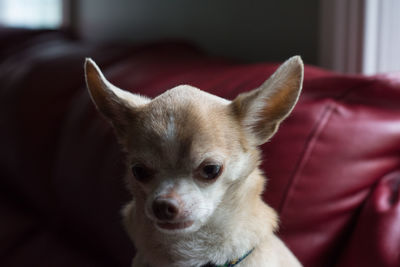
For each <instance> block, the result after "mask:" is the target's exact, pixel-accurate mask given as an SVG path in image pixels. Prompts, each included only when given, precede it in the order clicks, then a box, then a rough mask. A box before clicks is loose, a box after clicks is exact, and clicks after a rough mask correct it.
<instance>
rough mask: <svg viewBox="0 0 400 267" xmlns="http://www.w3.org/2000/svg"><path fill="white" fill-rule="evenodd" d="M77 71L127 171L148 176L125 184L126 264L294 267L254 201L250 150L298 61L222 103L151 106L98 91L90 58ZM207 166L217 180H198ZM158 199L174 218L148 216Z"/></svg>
mask: <svg viewBox="0 0 400 267" xmlns="http://www.w3.org/2000/svg"><path fill="white" fill-rule="evenodd" d="M85 70H86V79H87V84H88V88H89V91H90V94H91V96H92V99H93V101H94V103H95V104H96V106H97V107H98V109H99V110H100V111H101V112H102V113H103V115H104V116H105V117H106V118H107V119H108V120H109V121H110V122H111V124H112V125H113V126H114V128H115V130H116V134H117V137H118V139H119V141H120V143H121V144H122V146H123V149H124V150H125V152H126V153H127V161H128V164H127V165H128V166H135V164H138V163H140V164H141V165H143V166H146V168H148V169H149V170H151V172H150V173H151V174H152V175H151V176H149V177H150V178H148V179H146V180H137V179H135V178H134V175H132V173H130V172H128V174H127V177H126V179H127V183H128V189H129V190H130V191H131V192H132V196H133V198H132V201H131V202H130V203H128V204H127V205H126V206H125V207H124V209H123V217H124V225H125V228H126V230H127V232H128V234H129V236H130V237H131V239H132V241H133V242H134V244H135V246H136V248H137V251H138V252H137V255H136V257H135V258H134V261H133V263H132V266H134V267H143V266H148V267H166V266H174V267H188V266H202V265H204V264H206V263H208V262H212V263H214V264H224V263H225V262H227V261H228V260H233V259H236V258H239V257H241V256H243V255H244V254H245V253H246V252H248V251H249V250H251V249H253V248H254V251H253V252H252V253H251V254H250V255H249V256H248V257H247V258H246V259H245V260H243V261H242V262H241V263H240V264H238V265H237V266H238V267H243V266H248V267H252V266H254V267H256V266H257V267H262V266H268V267H275V266H276V267H277V266H284V267H298V266H301V264H300V263H299V262H298V261H297V259H296V258H295V257H294V256H293V254H292V253H291V252H290V251H289V250H288V249H287V247H286V246H285V245H284V244H283V243H282V241H280V240H279V238H278V237H277V236H276V235H275V231H276V230H277V227H278V218H277V215H276V213H275V211H274V210H273V209H272V208H270V207H269V206H268V205H266V204H265V203H264V202H263V201H262V199H261V194H262V193H263V190H264V184H265V177H264V176H263V175H262V173H261V171H260V170H259V169H258V165H259V161H260V151H259V149H258V147H257V146H258V145H260V144H262V143H264V142H265V141H267V140H268V139H269V138H270V137H271V136H272V135H273V134H274V133H275V131H276V130H277V128H278V126H279V123H280V122H281V121H282V120H283V119H284V118H285V117H286V116H287V115H288V114H289V113H290V111H291V110H292V108H293V106H294V105H295V103H296V101H297V99H298V95H299V92H300V89H301V84H302V77H303V65H302V62H301V59H300V58H299V57H294V58H292V59H290V60H288V61H287V62H286V63H285V64H283V66H281V67H280V68H279V69H278V71H277V72H276V73H275V74H274V75H273V76H272V77H271V78H270V79H269V80H267V81H266V82H265V83H264V84H263V85H262V86H261V87H260V88H258V89H255V90H253V91H251V92H249V93H245V94H242V95H240V96H238V98H237V99H235V100H234V101H232V102H231V101H228V100H225V99H222V98H219V97H216V96H214V95H211V94H208V93H205V92H203V91H201V90H199V89H197V88H194V87H192V86H189V85H181V86H178V87H175V88H173V89H171V90H168V91H166V92H165V93H163V94H162V95H160V96H158V97H156V98H154V99H152V100H151V99H148V98H145V97H142V96H139V95H135V94H131V93H127V92H125V91H122V90H121V89H119V88H116V87H114V86H113V85H111V84H110V83H108V82H107V80H106V79H105V78H104V76H103V75H102V74H101V72H100V69H99V68H98V67H97V66H96V65H95V63H94V62H93V61H91V60H90V59H88V60H87V61H86V64H85ZM207 164H214V165H220V166H221V170H222V172H221V174H220V176H219V177H218V178H216V179H212V180H204V179H202V175H201V171H202V166H204V165H207ZM159 197H164V198H167V199H172V200H175V201H176V203H179V205H178V206H177V207H179V213H178V214H179V216H177V217H176V218H174V219H172V220H171V221H163V220H161V219H160V218H159V217H157V214H156V213H155V212H156V211H154V208H152V205H153V204H154V201H155V199H157V198H159ZM189 222H190V223H189ZM165 223H168V225H173V227H174V228H173V229H169V228H165V227H166V226H163V225H165ZM177 225H184V226H179V227H180V228H181V229H178V228H177Z"/></svg>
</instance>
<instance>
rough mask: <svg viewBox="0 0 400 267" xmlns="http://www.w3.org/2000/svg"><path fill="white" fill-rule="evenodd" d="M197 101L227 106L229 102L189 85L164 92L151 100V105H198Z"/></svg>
mask: <svg viewBox="0 0 400 267" xmlns="http://www.w3.org/2000/svg"><path fill="white" fill-rule="evenodd" d="M199 101H207V102H208V104H221V105H227V104H229V103H230V101H228V100H226V99H224V98H221V97H218V96H216V95H213V94H210V93H207V92H205V91H202V90H200V89H199V88H196V87H194V86H191V85H179V86H176V87H174V88H172V89H170V90H167V91H165V92H164V93H162V94H161V95H159V96H157V97H156V98H154V99H153V101H152V102H153V104H156V105H160V104H161V105H162V104H163V103H165V104H168V105H169V104H176V105H179V104H184V103H186V104H188V103H192V104H200V102H199Z"/></svg>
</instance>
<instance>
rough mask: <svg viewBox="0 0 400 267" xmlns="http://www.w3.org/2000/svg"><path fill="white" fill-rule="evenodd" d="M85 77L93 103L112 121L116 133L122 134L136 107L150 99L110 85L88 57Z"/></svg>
mask: <svg viewBox="0 0 400 267" xmlns="http://www.w3.org/2000/svg"><path fill="white" fill-rule="evenodd" d="M85 77H86V84H87V87H88V89H89V94H90V97H91V98H92V101H93V103H94V104H95V105H96V107H97V109H98V110H99V111H100V112H101V113H102V114H103V115H104V116H105V117H106V118H107V119H108V120H109V121H110V122H111V123H112V125H113V126H114V128H115V129H116V131H117V134H122V133H123V132H124V131H125V130H126V128H127V126H128V124H129V122H130V121H131V120H132V117H133V116H134V114H135V111H136V110H137V108H138V107H140V106H143V105H145V104H147V103H148V102H149V101H150V99H148V98H146V97H143V96H140V95H137V94H132V93H130V92H127V91H124V90H121V89H119V88H117V87H116V86H114V85H112V84H111V83H110V82H108V81H107V79H106V78H105V77H104V75H103V74H102V72H101V70H100V68H99V67H98V66H97V65H96V63H95V62H94V61H93V60H91V59H90V58H87V59H86V61H85Z"/></svg>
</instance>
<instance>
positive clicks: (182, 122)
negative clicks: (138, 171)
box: [136, 85, 230, 157]
mask: <svg viewBox="0 0 400 267" xmlns="http://www.w3.org/2000/svg"><path fill="white" fill-rule="evenodd" d="M229 103H230V101H228V100H225V99H223V98H219V97H217V96H214V95H211V94H208V93H206V92H204V91H201V90H199V89H197V88H194V87H191V86H188V85H182V86H178V87H175V88H173V89H170V90H168V91H166V92H165V93H163V94H161V95H160V96H158V97H156V98H154V99H153V100H152V101H151V102H150V103H149V104H148V105H146V107H144V108H143V109H142V111H141V114H140V119H139V120H140V125H139V126H138V129H137V130H138V132H139V133H140V139H141V140H142V142H143V145H144V147H143V150H145V151H148V148H149V146H151V149H152V150H153V154H154V153H156V154H157V155H159V156H160V157H165V156H166V155H169V156H170V157H187V156H188V153H189V152H191V151H193V150H204V151H206V150H207V147H206V146H211V145H213V144H214V145H215V143H220V142H219V140H220V139H221V138H222V135H223V133H222V132H223V128H224V125H223V124H224V123H226V120H224V119H223V117H226V116H228V115H227V114H228V113H229V110H228V108H227V106H228V104H229ZM225 128H226V127H225ZM136 144H137V143H136Z"/></svg>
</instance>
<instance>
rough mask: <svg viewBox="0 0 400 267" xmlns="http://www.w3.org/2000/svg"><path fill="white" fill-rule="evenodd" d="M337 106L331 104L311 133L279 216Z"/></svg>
mask: <svg viewBox="0 0 400 267" xmlns="http://www.w3.org/2000/svg"><path fill="white" fill-rule="evenodd" d="M335 108H336V105H335V103H333V102H332V103H329V104H328V105H327V106H326V107H325V109H324V110H323V111H322V114H321V117H320V119H319V120H318V121H317V123H316V125H315V126H314V129H313V130H312V131H311V134H310V135H309V137H308V138H307V141H306V143H305V145H304V148H303V151H302V153H301V156H300V159H301V160H300V161H298V163H297V164H296V167H295V169H294V171H293V174H292V177H291V178H290V180H289V182H288V184H287V185H286V189H285V192H284V197H283V199H282V202H281V205H280V207H279V214H280V215H281V216H282V214H283V212H284V209H285V208H286V205H287V203H288V201H289V196H290V194H291V191H292V190H293V186H294V185H295V184H296V181H297V178H298V177H299V175H300V173H301V171H302V169H303V168H304V166H305V165H306V163H307V162H308V159H309V158H310V155H311V152H312V150H313V149H314V146H315V143H316V140H317V139H318V137H319V135H320V133H321V132H322V130H323V129H324V128H325V125H326V124H327V123H328V121H329V118H330V116H331V114H332V112H333V111H334V110H335Z"/></svg>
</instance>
